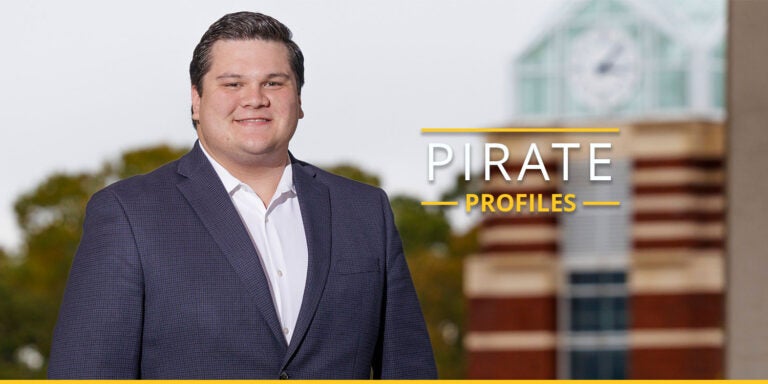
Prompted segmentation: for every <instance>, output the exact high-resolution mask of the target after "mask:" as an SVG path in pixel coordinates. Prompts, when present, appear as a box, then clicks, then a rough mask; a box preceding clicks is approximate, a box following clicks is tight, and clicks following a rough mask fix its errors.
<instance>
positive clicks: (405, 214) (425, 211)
mask: <svg viewBox="0 0 768 384" xmlns="http://www.w3.org/2000/svg"><path fill="white" fill-rule="evenodd" d="M391 203H392V210H393V211H394V213H395V224H397V228H398V230H399V231H400V237H401V238H402V239H403V248H405V254H406V255H409V254H411V253H413V252H420V251H423V250H425V249H440V248H445V247H446V245H447V243H448V239H449V238H450V236H451V226H450V224H449V223H448V219H447V218H446V217H445V212H444V211H443V210H442V209H440V208H439V207H425V206H423V205H421V201H420V200H418V199H416V198H413V197H410V196H402V195H401V196H394V197H393V198H392V199H391Z"/></svg>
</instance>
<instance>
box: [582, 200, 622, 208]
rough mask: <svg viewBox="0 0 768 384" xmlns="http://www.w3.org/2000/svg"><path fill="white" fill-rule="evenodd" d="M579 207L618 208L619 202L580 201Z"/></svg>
mask: <svg viewBox="0 0 768 384" xmlns="http://www.w3.org/2000/svg"><path fill="white" fill-rule="evenodd" d="M581 205H583V206H585V207H590V206H598V207H599V206H614V207H615V206H619V205H621V201H582V202H581Z"/></svg>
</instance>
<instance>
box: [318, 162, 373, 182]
mask: <svg viewBox="0 0 768 384" xmlns="http://www.w3.org/2000/svg"><path fill="white" fill-rule="evenodd" d="M325 170H326V171H328V172H330V173H335V174H337V175H339V176H343V177H346V178H347V179H352V180H356V181H359V182H361V183H366V184H369V185H373V186H374V187H379V186H381V182H380V181H379V177H378V176H376V175H374V174H372V173H368V172H366V171H364V170H362V169H360V168H358V167H355V166H354V165H349V164H339V165H336V166H333V167H327V168H325Z"/></svg>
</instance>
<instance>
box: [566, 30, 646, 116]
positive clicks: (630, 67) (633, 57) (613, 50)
mask: <svg viewBox="0 0 768 384" xmlns="http://www.w3.org/2000/svg"><path fill="white" fill-rule="evenodd" d="M639 55H640V53H639V50H638V48H637V45H636V44H635V41H634V40H633V39H632V37H631V36H629V35H628V34H627V33H626V32H625V31H623V30H622V29H619V28H615V27H602V28H593V29H590V30H588V31H586V32H584V33H582V34H581V35H580V36H578V37H577V38H576V40H575V42H574V44H573V45H572V47H571V50H570V59H569V62H568V75H567V80H568V86H569V87H570V90H571V94H572V95H573V96H574V98H576V99H577V100H578V101H580V102H581V103H583V104H585V105H586V106H588V107H591V108H593V109H598V110H607V109H610V108H613V107H616V106H618V105H620V104H622V103H624V102H626V101H627V100H628V99H629V98H630V97H631V96H632V95H633V93H634V91H635V89H636V88H637V84H638V80H639V79H640V57H639Z"/></svg>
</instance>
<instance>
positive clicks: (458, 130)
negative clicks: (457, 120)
mask: <svg viewBox="0 0 768 384" xmlns="http://www.w3.org/2000/svg"><path fill="white" fill-rule="evenodd" d="M619 132H620V129H619V128H588V127H581V128H422V129H421V133H619Z"/></svg>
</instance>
